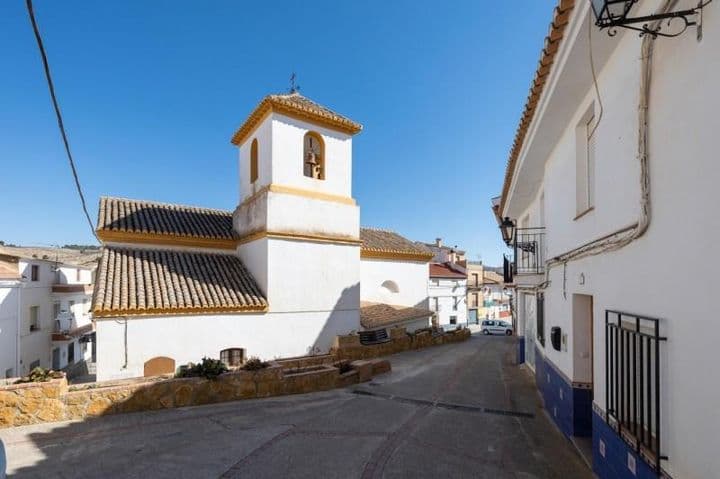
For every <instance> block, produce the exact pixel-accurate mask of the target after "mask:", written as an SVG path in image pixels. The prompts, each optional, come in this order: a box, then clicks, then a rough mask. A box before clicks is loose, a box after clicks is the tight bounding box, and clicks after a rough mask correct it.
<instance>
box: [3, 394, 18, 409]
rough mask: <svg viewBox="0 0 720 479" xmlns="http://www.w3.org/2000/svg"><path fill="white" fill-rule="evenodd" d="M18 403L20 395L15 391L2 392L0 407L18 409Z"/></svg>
mask: <svg viewBox="0 0 720 479" xmlns="http://www.w3.org/2000/svg"><path fill="white" fill-rule="evenodd" d="M18 401H19V399H18V395H17V394H15V392H14V391H0V407H3V406H6V407H16V406H17V404H18Z"/></svg>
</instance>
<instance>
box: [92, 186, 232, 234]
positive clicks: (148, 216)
mask: <svg viewBox="0 0 720 479" xmlns="http://www.w3.org/2000/svg"><path fill="white" fill-rule="evenodd" d="M97 230H98V233H102V232H108V231H110V232H130V233H145V234H156V235H169V236H187V237H192V238H206V239H224V240H228V239H235V238H236V235H235V233H234V230H233V224H232V212H231V211H225V210H214V209H209V208H198V207H196V206H184V205H176V204H170V203H157V202H152V201H141V200H131V199H127V198H113V197H108V196H103V197H101V198H100V210H99V212H98V225H97ZM101 238H102V235H101Z"/></svg>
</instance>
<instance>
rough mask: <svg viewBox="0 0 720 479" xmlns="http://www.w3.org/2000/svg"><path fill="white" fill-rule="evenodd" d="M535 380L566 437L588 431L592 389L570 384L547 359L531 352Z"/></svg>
mask: <svg viewBox="0 0 720 479" xmlns="http://www.w3.org/2000/svg"><path fill="white" fill-rule="evenodd" d="M535 382H536V383H537V387H538V389H539V390H540V393H541V394H542V397H543V402H544V403H545V409H547V411H548V413H550V417H552V419H553V421H555V424H557V426H558V427H559V428H560V430H561V431H562V432H563V433H564V434H565V435H566V436H568V437H572V436H586V437H589V436H591V435H592V390H591V389H587V388H574V387H573V386H572V383H570V382H568V381H567V380H566V379H565V377H564V376H563V375H562V374H560V372H559V371H558V370H557V369H556V368H555V366H554V365H553V364H552V363H550V362H549V361H547V359H546V358H545V357H543V356H542V355H541V354H539V351H538V353H536V354H535Z"/></svg>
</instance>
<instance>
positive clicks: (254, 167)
mask: <svg viewBox="0 0 720 479" xmlns="http://www.w3.org/2000/svg"><path fill="white" fill-rule="evenodd" d="M257 179H258V141H257V138H255V139H253V141H252V144H251V145H250V183H255V181H256V180H257Z"/></svg>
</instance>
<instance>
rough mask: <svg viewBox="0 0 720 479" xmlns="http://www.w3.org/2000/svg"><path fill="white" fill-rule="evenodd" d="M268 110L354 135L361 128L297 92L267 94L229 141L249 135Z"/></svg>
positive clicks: (233, 141)
mask: <svg viewBox="0 0 720 479" xmlns="http://www.w3.org/2000/svg"><path fill="white" fill-rule="evenodd" d="M270 111H276V112H278V113H280V114H286V115H288V116H292V117H300V118H301V119H303V120H307V121H310V122H315V123H319V124H321V125H323V126H325V127H328V128H331V129H335V130H339V131H341V132H343V133H347V134H351V135H354V134H356V133H359V132H360V131H361V130H362V125H361V124H360V123H356V122H354V121H352V120H350V119H349V118H346V117H344V116H342V115H340V114H339V113H336V112H334V111H332V110H331V109H329V108H327V107H324V106H322V105H320V104H318V103H315V102H314V101H312V100H310V99H309V98H307V97H304V96H302V95H301V94H299V93H289V94H286V95H268V96H266V97H265V98H263V99H262V101H261V102H260V103H259V104H258V106H257V107H255V109H254V110H253V112H252V113H251V114H250V116H248V118H247V120H245V123H243V124H242V125H241V126H240V128H238V129H237V131H236V132H235V134H234V135H233V137H232V140H231V142H232V143H233V144H235V145H239V144H241V143H242V142H243V141H245V139H247V137H248V135H250V134H251V133H252V132H253V131H254V130H255V127H256V126H257V125H258V124H259V123H260V121H261V120H262V119H263V118H264V117H265V115H266V114H267V113H268V112H270Z"/></svg>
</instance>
